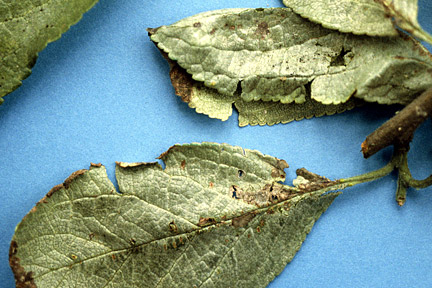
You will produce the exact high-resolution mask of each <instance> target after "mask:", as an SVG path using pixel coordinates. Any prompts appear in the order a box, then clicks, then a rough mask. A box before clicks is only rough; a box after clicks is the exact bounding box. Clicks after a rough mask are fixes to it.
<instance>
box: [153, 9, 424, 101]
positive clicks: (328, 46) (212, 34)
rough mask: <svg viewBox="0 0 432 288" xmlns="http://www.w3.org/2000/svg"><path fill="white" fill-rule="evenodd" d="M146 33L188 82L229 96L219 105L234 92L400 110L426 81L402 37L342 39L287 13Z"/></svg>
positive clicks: (419, 55)
mask: <svg viewBox="0 0 432 288" xmlns="http://www.w3.org/2000/svg"><path fill="white" fill-rule="evenodd" d="M149 31H150V34H151V35H152V36H151V39H152V40H153V41H154V42H155V43H157V45H158V47H159V48H160V49H161V50H162V51H164V52H165V53H167V54H168V57H169V58H170V59H171V60H173V61H176V62H177V63H178V64H179V65H180V67H181V68H183V69H184V70H186V71H187V72H188V73H190V74H191V75H192V78H193V79H194V80H195V81H198V82H202V83H204V85H205V86H206V87H208V88H212V89H214V90H216V91H217V92H218V93H220V94H223V95H226V96H229V97H231V99H230V98H225V101H233V100H234V99H235V98H236V97H239V96H238V94H239V95H240V98H241V99H242V100H244V101H246V102H250V101H258V100H262V101H280V102H281V103H284V104H286V103H292V102H295V103H297V104H301V103H304V102H305V101H306V99H307V96H310V97H311V98H312V99H314V100H316V101H319V102H321V103H323V104H339V103H344V102H346V101H348V100H349V99H350V98H351V97H352V96H355V97H357V98H361V99H364V100H366V101H372V102H379V103H383V104H384V103H385V104H393V103H400V104H407V103H409V102H410V101H412V99H414V98H415V97H416V96H417V95H418V94H419V93H420V92H422V91H424V90H426V88H427V87H428V85H429V83H430V81H431V77H432V76H431V71H432V61H431V57H430V54H429V53H428V52H427V50H426V49H425V48H423V47H422V46H420V44H419V43H417V42H416V41H415V40H412V39H411V38H409V37H403V36H400V37H393V38H381V37H380V38H377V37H367V36H355V35H352V34H342V33H340V32H337V31H334V30H328V29H325V28H323V27H322V26H321V25H318V24H314V23H312V22H310V21H308V20H306V19H304V18H301V17H300V16H298V15H297V14H295V13H294V12H293V11H292V10H291V9H287V8H272V9H225V10H218V11H211V12H206V13H201V14H198V15H195V16H192V17H189V18H186V19H183V20H181V21H179V22H177V23H175V24H172V25H170V26H162V27H160V28H157V29H150V30H149ZM308 86H310V87H311V89H310V92H309V91H308V89H307V87H308ZM234 101H235V100H234Z"/></svg>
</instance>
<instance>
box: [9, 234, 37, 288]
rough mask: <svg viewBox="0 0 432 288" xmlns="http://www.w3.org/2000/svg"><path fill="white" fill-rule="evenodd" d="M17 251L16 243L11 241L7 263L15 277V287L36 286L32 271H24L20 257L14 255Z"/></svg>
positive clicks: (34, 287)
mask: <svg viewBox="0 0 432 288" xmlns="http://www.w3.org/2000/svg"><path fill="white" fill-rule="evenodd" d="M17 253H18V243H17V242H16V241H12V242H11V245H10V248H9V265H10V267H11V269H12V272H13V274H14V277H15V285H16V288H36V284H35V282H34V279H33V272H31V271H30V272H26V271H25V270H24V267H22V266H21V265H20V259H19V258H18V257H17V256H16V254H17Z"/></svg>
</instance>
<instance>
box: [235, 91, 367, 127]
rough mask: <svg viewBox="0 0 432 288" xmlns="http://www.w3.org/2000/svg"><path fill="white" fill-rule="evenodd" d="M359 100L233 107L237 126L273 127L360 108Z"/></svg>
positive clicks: (236, 103)
mask: <svg viewBox="0 0 432 288" xmlns="http://www.w3.org/2000/svg"><path fill="white" fill-rule="evenodd" d="M362 103H363V102H362V101H361V100H360V99H356V98H352V99H350V100H348V101H347V102H345V103H341V104H338V105H332V104H330V105H325V104H322V103H320V102H317V101H315V100H313V99H310V98H309V97H308V96H307V97H306V101H305V102H304V103H303V104H295V103H291V104H281V103H278V102H264V101H252V102H245V101H237V102H235V107H236V108H237V110H238V112H239V126H246V125H274V124H278V123H283V124H285V123H289V122H292V121H294V120H296V121H299V120H302V119H305V118H306V119H310V118H312V117H321V116H324V115H333V114H336V113H342V112H344V111H346V110H351V109H353V108H355V107H357V106H360V105H361V104H362Z"/></svg>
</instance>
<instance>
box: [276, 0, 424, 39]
mask: <svg viewBox="0 0 432 288" xmlns="http://www.w3.org/2000/svg"><path fill="white" fill-rule="evenodd" d="M417 2H418V0H338V1H334V0H283V3H284V4H285V5H286V6H288V7H290V8H292V9H293V10H294V11H295V12H296V13H298V14H300V15H301V16H302V17H305V18H307V19H309V20H311V21H313V22H316V23H319V24H322V25H323V26H324V27H326V28H330V29H336V30H338V31H341V32H345V33H354V34H366V35H372V36H397V35H398V32H397V27H395V26H394V25H393V20H394V21H395V22H396V24H397V25H398V26H399V27H400V28H402V29H405V30H406V31H408V32H410V33H412V34H413V35H414V36H416V37H419V38H420V39H422V40H425V41H428V42H429V43H431V44H432V36H431V35H429V34H428V33H427V32H425V31H424V30H423V29H422V28H421V27H420V25H419V23H418V21H417V10H418V6H417Z"/></svg>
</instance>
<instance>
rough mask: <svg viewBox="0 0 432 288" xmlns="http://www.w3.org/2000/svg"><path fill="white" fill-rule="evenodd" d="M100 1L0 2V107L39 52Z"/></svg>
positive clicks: (43, 0) (27, 74)
mask: <svg viewBox="0 0 432 288" xmlns="http://www.w3.org/2000/svg"><path fill="white" fill-rule="evenodd" d="M96 2H97V0H68V1H61V0H37V1H35V0H20V1H15V0H5V1H1V3H0V104H1V103H2V102H3V98H2V97H3V96H5V95H6V94H8V93H10V92H12V91H13V90H15V89H16V88H18V87H19V86H20V85H21V80H23V79H25V78H27V77H28V76H29V75H30V73H31V68H32V67H33V65H34V64H35V62H36V58H37V55H38V52H40V51H41V50H43V49H44V48H45V47H46V45H47V44H48V43H49V42H52V41H54V40H57V39H58V38H59V37H60V36H61V34H62V33H63V32H65V31H67V30H68V29H69V27H70V26H71V25H73V24H75V23H76V22H77V21H78V20H79V19H81V17H82V14H83V13H84V12H86V11H87V10H88V9H90V8H91V7H92V6H93V5H94V4H95V3H96Z"/></svg>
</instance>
